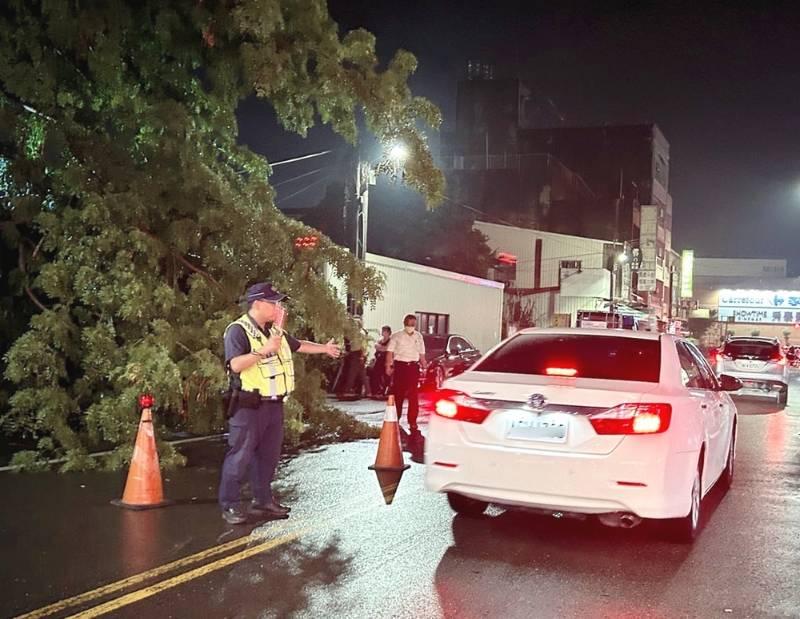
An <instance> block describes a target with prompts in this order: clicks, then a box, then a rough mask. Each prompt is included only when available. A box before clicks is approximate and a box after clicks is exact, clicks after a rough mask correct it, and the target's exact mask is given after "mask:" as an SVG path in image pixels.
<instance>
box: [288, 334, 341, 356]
mask: <svg viewBox="0 0 800 619" xmlns="http://www.w3.org/2000/svg"><path fill="white" fill-rule="evenodd" d="M297 352H303V353H306V354H307V355H328V356H329V357H333V358H334V359H338V358H339V355H341V354H342V349H341V348H340V347H339V345H338V344H336V343H335V342H334V341H333V339H331V340H330V341H329V342H328V343H327V344H317V343H316V342H309V341H308V340H301V341H300V348H298V349H297Z"/></svg>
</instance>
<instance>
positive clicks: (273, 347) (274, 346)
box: [256, 333, 281, 357]
mask: <svg viewBox="0 0 800 619" xmlns="http://www.w3.org/2000/svg"><path fill="white" fill-rule="evenodd" d="M280 347H281V335H279V334H277V333H273V334H272V335H270V336H269V339H268V340H267V343H266V344H264V345H263V346H262V347H261V348H259V349H258V350H257V351H256V352H257V353H258V354H259V355H261V356H262V357H266V356H268V355H274V354H275V353H277V352H278V350H280Z"/></svg>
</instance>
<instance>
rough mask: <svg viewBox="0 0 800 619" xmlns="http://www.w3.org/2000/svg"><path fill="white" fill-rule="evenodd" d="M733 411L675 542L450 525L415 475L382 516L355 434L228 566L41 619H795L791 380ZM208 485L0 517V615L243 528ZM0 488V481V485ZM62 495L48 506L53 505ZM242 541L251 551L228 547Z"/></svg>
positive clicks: (295, 483)
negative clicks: (720, 485)
mask: <svg viewBox="0 0 800 619" xmlns="http://www.w3.org/2000/svg"><path fill="white" fill-rule="evenodd" d="M738 406H739V412H740V428H739V446H738V454H737V470H736V479H735V481H734V486H733V488H732V489H731V491H730V492H728V493H727V494H726V495H723V494H722V493H720V492H718V491H713V492H712V493H711V494H710V495H709V496H708V497H707V499H706V501H705V503H704V509H705V526H704V530H703V532H702V533H701V536H700V538H699V540H698V541H697V542H696V544H695V545H694V546H693V547H686V546H680V545H675V544H671V543H669V542H665V541H663V540H662V537H661V535H660V531H659V529H658V528H657V527H655V526H652V525H650V524H649V523H646V524H644V525H642V526H640V527H638V528H637V529H634V530H630V531H624V530H617V529H608V528H604V527H602V526H600V525H598V524H594V523H592V522H588V523H587V522H580V521H570V520H555V519H552V518H545V517H540V516H533V515H529V514H524V513H513V512H502V511H499V510H497V511H494V512H493V513H492V514H491V515H489V516H487V517H484V518H481V519H469V518H465V517H463V516H457V517H454V516H453V514H452V512H451V511H450V509H449V507H448V506H447V503H446V500H445V499H444V497H443V496H439V495H432V494H429V493H427V492H425V491H424V490H423V487H422V478H423V468H422V465H419V464H415V465H413V466H412V468H411V469H410V470H409V471H408V472H407V473H406V475H405V477H404V478H403V480H402V482H401V485H400V488H399V491H398V494H397V497H396V498H395V502H394V504H393V505H391V506H385V505H383V504H382V499H381V496H380V492H379V489H378V487H377V482H376V481H375V478H374V475H373V473H372V472H370V471H368V470H367V466H368V465H369V464H371V462H372V460H373V459H374V453H375V442H373V441H365V442H361V443H354V444H346V445H337V446H332V447H327V448H324V449H321V450H319V451H317V452H314V453H305V454H303V455H301V456H299V457H296V458H293V459H291V460H290V461H289V462H287V463H285V464H284V466H283V467H282V470H281V481H280V488H281V496H282V497H283V498H284V500H285V501H288V502H291V503H292V505H293V506H294V511H293V512H292V518H290V519H289V520H287V521H281V522H273V523H268V524H266V525H263V526H260V527H257V528H255V529H253V530H252V535H250V537H249V538H247V537H245V538H242V540H241V544H242V545H241V547H237V548H234V549H232V550H230V551H229V552H226V553H222V554H221V555H220V556H221V558H222V559H225V558H227V560H228V561H229V563H225V564H223V565H221V564H220V562H219V561H218V558H217V557H215V558H213V559H203V560H202V561H198V562H197V564H192V565H191V566H189V567H180V568H176V569H174V570H171V571H166V572H165V573H164V574H161V575H158V576H156V577H152V578H150V579H148V580H146V581H142V582H141V583H139V584H136V585H135V586H131V587H129V588H127V589H121V590H120V591H118V592H115V593H113V594H111V595H107V596H104V597H97V598H96V599H92V600H90V601H87V602H85V603H84V604H82V605H76V606H73V607H71V608H70V609H69V610H68V612H67V611H65V612H62V613H60V614H57V615H56V616H66V615H68V614H70V613H74V612H77V611H78V610H83V609H91V608H92V607H97V605H98V604H101V603H106V602H109V601H111V605H110V606H106V607H102V606H101V607H100V610H108V611H110V612H111V613H112V614H113V616H119V617H190V616H203V617H291V616H308V617H458V618H471V617H683V616H690V617H717V616H722V617H729V616H732V617H800V383H797V382H796V383H795V384H794V385H793V389H792V392H791V394H790V405H789V407H788V408H787V409H786V410H784V411H779V410H777V408H776V407H775V406H774V405H772V404H770V403H761V402H758V401H744V402H739V403H738ZM211 459H212V460H213V458H211ZM215 475H216V470H215V468H214V467H210V466H205V465H203V466H199V467H193V468H189V469H186V470H185V471H182V472H180V473H178V474H172V475H171V478H170V479H171V481H170V482H169V483H168V484H167V492H168V493H169V492H170V491H172V493H173V495H172V496H173V497H175V496H176V494H181V495H182V496H185V497H187V499H186V500H184V501H183V502H182V504H179V505H177V506H174V507H171V508H167V509H165V510H160V511H154V512H146V513H131V512H121V511H119V510H115V509H113V508H110V507H107V506H106V504H105V503H104V502H103V504H102V505H101V503H100V502H98V501H99V499H97V498H96V497H99V496H102V494H103V492H104V491H107V492H112V494H113V490H110V489H109V488H110V487H111V486H112V485H115V484H118V481H119V479H118V478H114V480H113V484H112V482H111V481H108V482H107V486H108V487H104V486H103V485H102V483H99V485H98V482H97V478H96V477H92V476H87V477H85V478H77V477H76V478H74V479H75V480H76V483H77V481H78V480H79V479H83V480H84V481H85V482H86V483H85V485H86V486H87V488H85V489H86V490H87V492H90V493H91V494H90V495H89V496H90V497H95V498H90V499H89V500H88V503H89V504H88V505H87V506H85V509H84V512H85V517H84V519H83V522H78V523H77V524H75V523H73V522H72V520H71V519H72V518H73V514H74V513H76V512H74V511H73V510H75V509H80V507H79V506H77V505H73V506H70V505H67V506H66V512H65V514H64V519H63V520H64V521H63V523H62V524H60V525H58V526H56V525H54V524H53V523H54V521H56V520H57V518H58V515H59V513H60V510H58V509H56V510H53V511H51V512H50V513H49V515H48V517H46V518H45V517H42V519H41V520H40V521H39V527H37V528H35V529H34V530H33V531H32V532H31V535H30V537H29V538H28V539H22V538H20V539H16V538H15V539H14V542H13V545H12V546H11V547H9V544H10V543H12V542H11V541H10V540H11V535H12V534H13V533H14V532H15V530H14V529H13V528H12V529H9V528H8V527H9V521H10V520H9V519H6V516H3V517H2V519H0V541H2V548H3V552H4V555H6V551H7V550H10V551H11V553H12V554H9V555H6V556H16V557H18V558H19V559H20V561H21V567H20V564H17V566H16V567H15V568H14V569H12V568H11V567H10V562H9V561H7V560H6V558H5V557H4V560H3V565H4V567H2V568H0V586H2V590H4V591H5V592H6V593H5V595H4V596H2V597H3V598H4V601H2V602H0V604H2V606H0V610H2V614H3V615H4V616H5V615H11V614H16V613H19V612H22V611H27V610H31V609H33V608H37V607H39V606H42V605H44V604H47V603H50V602H53V601H54V600H57V599H60V598H63V597H68V596H70V595H75V594H77V593H81V592H83V591H86V590H88V589H91V588H93V587H96V586H98V585H101V584H105V583H109V582H113V581H115V580H117V579H119V578H122V577H124V576H129V575H130V574H136V573H139V572H142V571H145V570H148V569H151V568H153V567H156V566H158V565H162V564H164V563H166V562H168V561H173V560H175V559H179V558H181V557H185V556H187V555H190V554H191V553H194V552H197V551H198V550H200V549H202V548H208V547H213V546H214V545H215V544H221V543H226V542H229V541H231V540H234V539H235V538H236V537H238V536H241V535H246V534H247V533H249V532H250V530H251V529H252V527H245V528H234V527H228V526H226V525H224V524H223V523H221V521H220V520H219V516H218V514H217V512H216V508H215V506H214V505H212V504H210V503H204V502H203V498H204V497H205V498H210V496H211V494H212V492H211V489H212V487H215V482H216V479H215ZM173 478H174V479H173ZM13 479H16V480H23V479H25V478H24V477H20V476H14V478H13ZM28 479H30V478H28ZM8 483H9V482H8V481H6V480H3V479H0V491H2V492H4V493H5V492H6V490H7V489H8ZM13 483H17V484H21V483H22V482H13ZM95 486H96V487H95ZM16 490H17V492H19V491H20V489H19V488H17V489H16ZM31 492H33V491H31ZM52 492H56V491H55V490H52ZM204 493H205V494H204ZM74 494H75V491H74V490H73V492H72V493H67V492H66V491H65V492H64V496H63V497H61V496H59V495H58V494H55V495H51V496H52V500H53V501H54V507H55V505H56V504H55V502H56V501H59V500H75V499H71V498H69V497H72V495H74ZM189 495H191V496H196V497H197V499H198V500H197V501H195V502H191V501H189V500H188V499H189V498H191V497H190V496H189ZM31 496H33V495H31ZM31 500H34V499H33V498H31ZM170 510H171V511H170ZM101 522H102V523H104V524H102V525H99V524H94V523H101ZM109 522H110V523H111V524H109ZM12 526H13V525H12ZM20 531H21V530H20ZM20 531H17V532H18V533H19V532H20ZM65 545H66V546H67V547H68V548H69V553H71V556H67V555H65V550H64V546H65ZM248 548H249V549H251V551H250V552H252V556H248V555H247V554H246V553H242V552H241V550H242V549H248ZM222 563H224V561H222ZM162 588H163V590H160V589H162ZM121 596H125V597H122V598H121ZM120 598H121V599H120ZM114 600H117V601H116V602H115V601H114ZM89 616H91V615H89Z"/></svg>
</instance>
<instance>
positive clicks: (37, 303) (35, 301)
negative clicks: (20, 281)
mask: <svg viewBox="0 0 800 619" xmlns="http://www.w3.org/2000/svg"><path fill="white" fill-rule="evenodd" d="M25 292H26V293H27V295H28V298H29V299H30V300H31V301H33V304H34V305H35V306H36V307H38V308H39V309H40V310H42V311H43V312H46V311H47V308H46V307H45V306H44V305H42V302H41V301H40V300H39V299H37V298H36V295H35V294H33V290H31V289H30V288H29V287H28V286H25Z"/></svg>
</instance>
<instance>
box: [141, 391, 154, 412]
mask: <svg viewBox="0 0 800 619" xmlns="http://www.w3.org/2000/svg"><path fill="white" fill-rule="evenodd" d="M155 403H156V399H155V398H154V397H153V394H152V393H143V394H142V395H140V396H139V407H140V408H153V404H155Z"/></svg>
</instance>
